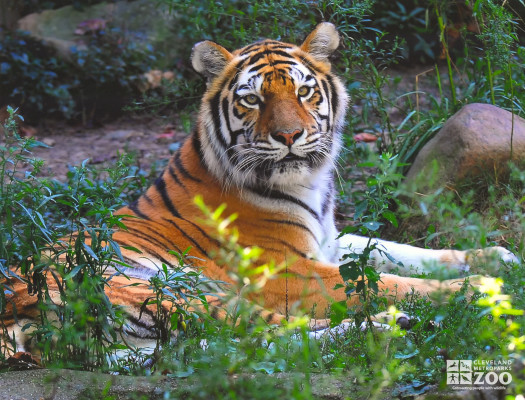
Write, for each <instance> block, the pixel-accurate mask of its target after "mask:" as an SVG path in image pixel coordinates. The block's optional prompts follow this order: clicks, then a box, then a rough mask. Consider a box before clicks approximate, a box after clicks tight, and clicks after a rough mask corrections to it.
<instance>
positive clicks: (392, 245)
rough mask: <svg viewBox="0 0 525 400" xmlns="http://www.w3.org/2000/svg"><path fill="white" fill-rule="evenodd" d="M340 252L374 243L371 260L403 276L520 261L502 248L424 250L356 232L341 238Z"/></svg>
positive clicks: (382, 269)
mask: <svg viewBox="0 0 525 400" xmlns="http://www.w3.org/2000/svg"><path fill="white" fill-rule="evenodd" d="M339 246H340V250H339V255H340V256H341V257H342V256H343V255H344V254H348V253H362V252H363V251H364V250H365V248H366V247H368V246H373V247H374V250H373V251H372V252H371V253H370V257H371V260H372V261H373V262H374V263H375V265H376V267H377V268H378V270H379V271H383V272H390V271H392V270H395V271H396V272H397V273H400V274H402V275H409V274H414V273H416V274H421V273H431V272H434V270H435V266H439V265H441V266H445V267H446V268H447V269H449V270H456V271H460V272H466V271H469V270H470V269H471V267H472V265H480V264H487V263H488V262H489V261H490V260H495V261H496V262H497V263H501V262H504V263H507V262H518V259H517V257H516V256H515V255H514V254H513V253H512V252H510V251H509V250H507V249H505V248H503V247H499V246H497V247H488V248H486V249H480V250H466V251H462V250H452V249H442V250H433V249H423V248H420V247H415V246H410V245H406V244H400V243H396V242H390V241H387V240H381V239H375V238H374V239H370V238H367V237H362V236H357V235H345V236H343V237H341V238H340V239H339Z"/></svg>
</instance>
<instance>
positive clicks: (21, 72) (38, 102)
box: [0, 32, 75, 119]
mask: <svg viewBox="0 0 525 400" xmlns="http://www.w3.org/2000/svg"><path fill="white" fill-rule="evenodd" d="M66 73H67V67H66V64H65V63H64V61H63V60H62V59H61V58H60V57H58V56H57V55H56V54H55V52H54V51H53V50H52V49H51V48H49V47H47V46H45V45H44V44H43V43H41V42H40V41H38V40H36V39H34V38H32V37H31V36H29V35H28V34H26V33H23V32H14V33H11V34H7V35H5V36H4V37H3V38H2V41H1V42H0V93H1V94H0V105H6V104H17V105H19V106H24V112H25V114H26V117H29V118H30V119H34V118H36V116H37V115H38V114H42V113H47V114H49V115H52V114H62V115H64V116H65V117H72V113H73V111H74V104H75V101H74V99H73V94H72V93H71V84H70V83H68V82H67V79H64V75H65V74H66Z"/></svg>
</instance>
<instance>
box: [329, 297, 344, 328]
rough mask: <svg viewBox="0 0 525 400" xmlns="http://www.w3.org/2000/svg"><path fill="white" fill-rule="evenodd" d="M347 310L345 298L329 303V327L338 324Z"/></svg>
mask: <svg viewBox="0 0 525 400" xmlns="http://www.w3.org/2000/svg"><path fill="white" fill-rule="evenodd" d="M347 311H348V307H347V305H346V301H345V300H342V301H338V302H334V303H332V304H331V305H330V327H332V328H333V327H334V326H336V325H339V324H340V323H341V322H342V321H343V319H345V318H346V317H347Z"/></svg>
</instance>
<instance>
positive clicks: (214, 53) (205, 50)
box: [191, 40, 233, 79]
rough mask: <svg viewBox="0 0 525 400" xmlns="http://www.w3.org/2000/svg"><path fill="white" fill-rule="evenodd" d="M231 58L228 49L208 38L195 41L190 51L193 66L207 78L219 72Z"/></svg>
mask: <svg viewBox="0 0 525 400" xmlns="http://www.w3.org/2000/svg"><path fill="white" fill-rule="evenodd" d="M232 58H233V56H232V55H231V54H230V52H229V51H228V50H226V49H225V48H224V47H222V46H219V45H218V44H217V43H213V42H210V41H209V40H205V41H204V42H199V43H197V44H196V45H195V46H193V50H192V52H191V63H192V65H193V68H194V69H195V71H197V72H198V73H200V74H202V75H204V76H206V77H207V78H208V79H211V78H213V77H214V76H216V75H218V74H220V73H221V72H222V70H223V69H224V68H225V67H226V65H227V64H228V62H229V61H230V60H231V59H232Z"/></svg>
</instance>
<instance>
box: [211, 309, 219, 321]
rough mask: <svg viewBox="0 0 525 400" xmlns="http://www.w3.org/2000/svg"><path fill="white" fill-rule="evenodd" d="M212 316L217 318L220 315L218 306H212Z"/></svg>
mask: <svg viewBox="0 0 525 400" xmlns="http://www.w3.org/2000/svg"><path fill="white" fill-rule="evenodd" d="M210 316H211V317H212V318H213V319H217V317H218V316H219V308H218V307H212V309H211V314H210Z"/></svg>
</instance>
